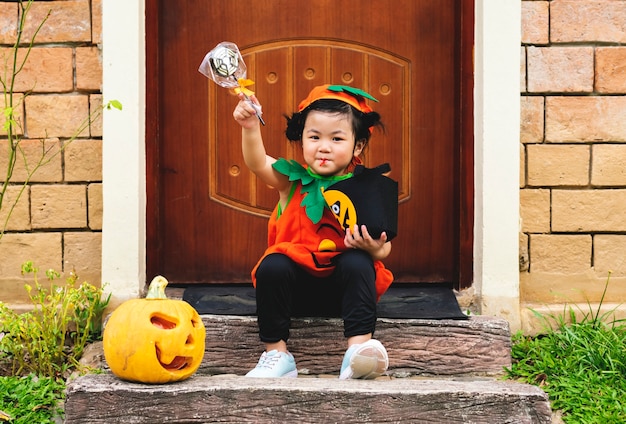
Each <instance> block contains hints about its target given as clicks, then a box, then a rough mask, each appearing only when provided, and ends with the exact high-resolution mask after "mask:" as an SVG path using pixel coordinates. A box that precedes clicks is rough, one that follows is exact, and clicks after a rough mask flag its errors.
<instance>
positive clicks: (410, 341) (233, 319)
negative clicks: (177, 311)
mask: <svg viewBox="0 0 626 424" xmlns="http://www.w3.org/2000/svg"><path fill="white" fill-rule="evenodd" d="M202 320H203V322H204V324H205V326H206V329H207V339H206V352H205V356H204V360H203V362H202V365H201V367H200V369H199V370H198V372H199V373H200V374H239V375H243V374H245V373H246V372H247V371H249V370H250V369H251V368H253V367H254V366H255V365H256V362H257V360H258V358H259V355H260V353H261V351H262V345H261V343H260V341H259V336H258V329H257V324H256V318H254V317H240V316H225V315H202ZM375 336H376V338H378V339H379V340H380V341H381V342H382V343H383V344H384V345H385V347H386V348H387V351H388V353H389V360H390V365H389V369H390V371H389V374H390V375H392V376H397V377H407V376H411V375H433V376H436V375H443V376H446V375H448V376H454V375H459V376H463V375H486V376H498V375H502V374H503V370H504V368H505V367H509V366H510V365H511V335H510V329H509V324H508V322H507V321H506V320H504V319H501V318H496V317H486V316H473V317H470V319H468V320H418V319H387V318H385V319H383V318H380V319H378V322H377V327H376V335H375ZM345 348H346V347H345V339H344V337H343V324H342V321H341V320H340V319H324V318H301V319H294V320H293V321H292V330H291V337H290V340H289V350H290V351H291V352H292V353H293V355H294V356H295V358H296V363H297V366H298V370H299V372H300V373H301V374H338V373H339V367H340V365H341V361H342V358H343V354H344V352H345Z"/></svg>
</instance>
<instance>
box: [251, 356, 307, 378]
mask: <svg viewBox="0 0 626 424" xmlns="http://www.w3.org/2000/svg"><path fill="white" fill-rule="evenodd" d="M297 376H298V370H297V369H296V361H295V359H294V358H293V355H292V354H291V353H285V352H279V351H277V350H270V351H269V352H263V354H262V355H261V358H260V359H259V362H258V363H257V364H256V367H255V368H254V369H253V370H251V371H249V372H248V374H246V377H267V378H271V377H290V378H296V377H297Z"/></svg>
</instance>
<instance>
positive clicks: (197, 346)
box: [102, 276, 206, 384]
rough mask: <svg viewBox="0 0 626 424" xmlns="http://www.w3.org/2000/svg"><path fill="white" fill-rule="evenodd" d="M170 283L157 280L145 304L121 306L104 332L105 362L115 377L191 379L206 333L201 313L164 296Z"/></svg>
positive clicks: (132, 301)
mask: <svg viewBox="0 0 626 424" xmlns="http://www.w3.org/2000/svg"><path fill="white" fill-rule="evenodd" d="M166 285H167V280H166V279H165V278H163V277H161V276H158V277H155V278H154V279H153V280H152V282H151V283H150V287H149V289H148V295H147V296H146V298H145V299H130V300H127V301H126V302H124V303H122V304H121V305H120V306H119V307H118V308H117V309H115V311H113V313H112V314H111V316H110V317H109V319H108V321H107V323H106V326H105V328H104V333H103V336H102V337H103V345H104V357H105V359H106V361H107V364H108V365H109V367H110V368H111V372H112V373H113V374H114V375H116V376H117V377H119V378H121V379H123V380H128V381H135V382H140V383H154V384H159V383H170V382H173V381H180V380H184V379H186V378H189V377H190V376H191V375H192V374H193V373H194V372H196V370H197V369H198V368H199V367H200V364H201V362H202V358H203V357H204V346H205V344H204V341H205V337H206V331H205V328H204V324H203V323H202V319H201V318H200V315H198V312H196V310H195V309H194V308H193V307H192V306H191V305H189V304H188V303H187V302H185V301H182V300H175V299H168V298H167V297H166V296H165V286H166Z"/></svg>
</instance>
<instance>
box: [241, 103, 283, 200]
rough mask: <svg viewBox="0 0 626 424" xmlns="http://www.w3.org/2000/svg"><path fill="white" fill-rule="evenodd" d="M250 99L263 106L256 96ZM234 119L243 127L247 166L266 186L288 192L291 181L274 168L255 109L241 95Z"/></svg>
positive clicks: (243, 146)
mask: <svg viewBox="0 0 626 424" xmlns="http://www.w3.org/2000/svg"><path fill="white" fill-rule="evenodd" d="M250 99H251V100H252V101H253V102H254V103H255V104H257V105H259V106H261V105H260V103H259V101H258V100H257V98H256V97H255V96H250ZM233 118H235V121H237V122H238V123H239V125H241V151H242V153H243V159H244V162H245V163H246V166H247V167H248V168H249V169H250V170H251V171H252V172H253V173H254V174H255V175H256V176H257V177H258V178H259V179H260V180H261V181H263V182H264V183H265V184H267V185H269V186H272V187H274V188H276V189H277V190H278V191H279V192H281V194H282V192H283V191H288V189H289V179H288V177H287V176H285V175H282V174H280V173H278V172H276V171H275V170H274V168H272V164H273V163H274V162H276V159H275V158H273V157H272V156H270V155H268V154H267V153H266V151H265V145H264V144H263V137H262V136H261V125H260V122H259V119H258V118H257V116H256V111H255V110H254V108H253V107H252V106H251V105H250V104H249V103H248V101H247V100H245V98H244V96H243V94H239V103H238V104H237V106H236V107H235V110H234V111H233Z"/></svg>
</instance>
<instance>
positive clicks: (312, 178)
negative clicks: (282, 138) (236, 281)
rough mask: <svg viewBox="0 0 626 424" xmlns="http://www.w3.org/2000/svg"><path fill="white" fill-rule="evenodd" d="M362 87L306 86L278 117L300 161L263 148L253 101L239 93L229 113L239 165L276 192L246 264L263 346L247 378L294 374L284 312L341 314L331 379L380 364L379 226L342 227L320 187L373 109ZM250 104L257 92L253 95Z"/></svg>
mask: <svg viewBox="0 0 626 424" xmlns="http://www.w3.org/2000/svg"><path fill="white" fill-rule="evenodd" d="M366 99H371V100H374V101H377V100H376V99H374V98H373V97H372V96H370V95H369V94H367V93H365V92H364V91H361V90H358V89H355V88H352V87H347V86H338V85H323V86H318V87H315V88H314V89H313V90H312V91H311V92H310V93H309V95H308V97H307V98H306V99H304V100H303V101H302V102H301V103H300V105H299V107H298V111H297V112H296V113H294V114H293V115H292V116H291V117H290V118H287V130H286V135H287V138H288V139H289V140H290V141H293V142H299V143H301V145H302V153H303V157H304V161H305V163H306V166H305V167H303V166H302V165H300V164H298V163H296V162H295V161H287V160H285V159H282V158H281V159H278V160H277V159H275V158H273V157H272V156H269V155H268V154H267V153H266V152H265V146H264V144H263V139H262V137H261V131H260V125H259V119H258V118H257V116H256V112H257V110H256V109H255V108H253V107H252V105H250V103H249V102H248V101H246V100H245V99H244V97H243V95H240V101H239V103H238V104H237V107H236V108H235V110H234V112H233V117H234V118H235V120H236V121H237V122H238V123H239V125H241V127H242V151H243V157H244V160H245V163H246V165H247V166H248V167H249V168H250V170H251V171H252V172H254V173H255V174H256V176H257V177H258V178H260V179H261V181H263V182H264V183H265V184H267V185H269V186H271V187H274V188H275V189H276V190H278V194H279V199H278V204H277V206H276V208H275V209H274V211H273V213H272V215H271V217H270V220H269V224H268V229H269V237H268V242H269V247H268V248H267V250H266V251H265V253H264V255H263V256H262V257H261V259H260V260H259V262H258V263H257V264H256V266H255V267H254V269H253V271H252V281H253V283H254V284H255V287H256V301H257V316H258V326H259V336H260V339H261V341H262V342H264V343H265V352H263V354H262V355H261V358H260V359H259V362H258V364H257V366H256V368H254V369H253V370H251V371H250V372H248V374H247V376H249V377H296V376H297V375H298V371H297V369H296V364H295V360H294V357H293V356H292V355H291V354H290V353H289V351H288V349H287V340H288V339H289V328H290V324H291V317H292V316H329V317H332V316H339V315H340V316H341V317H342V318H343V322H344V335H345V337H346V339H347V346H348V348H347V351H346V353H345V355H344V358H343V363H342V365H341V371H340V376H339V377H340V378H341V379H347V378H375V377H377V376H379V375H381V374H382V373H384V372H385V371H386V370H387V367H388V364H389V360H388V357H387V351H386V350H385V348H384V346H383V345H382V344H381V343H380V342H379V341H378V340H375V339H373V338H372V335H373V334H374V330H375V326H376V302H377V300H378V299H379V298H380V296H381V295H382V294H383V293H384V292H385V290H387V288H388V287H389V285H390V284H391V282H392V280H393V275H392V274H391V272H390V271H389V270H387V269H386V268H385V267H384V265H383V264H382V262H381V259H384V258H386V257H387V256H388V255H389V253H390V252H391V242H388V241H387V235H386V234H385V233H384V232H383V233H382V234H381V235H380V238H378V239H374V238H372V237H371V236H370V235H369V233H368V232H367V228H366V227H365V226H364V225H362V226H361V227H360V228H358V227H357V226H356V225H355V226H354V228H348V229H346V231H345V232H344V230H343V227H342V226H341V225H339V222H338V220H337V218H336V217H335V216H334V215H333V213H332V212H331V210H330V209H329V208H328V206H327V205H326V202H325V200H324V196H323V190H324V189H326V188H328V187H330V186H331V185H332V184H333V183H334V182H337V181H340V180H342V179H345V178H349V177H351V176H352V171H353V169H354V167H355V166H356V165H357V164H359V163H361V161H360V159H359V155H360V154H361V152H362V151H363V149H364V148H365V146H366V145H367V143H368V141H369V139H370V136H371V133H372V130H373V129H374V127H377V126H381V122H380V115H379V114H378V113H376V112H374V111H373V110H372V109H371V108H370V107H369V106H368V104H367V103H366ZM251 100H252V101H253V102H254V103H255V107H256V108H257V109H258V110H260V104H259V102H258V100H257V99H256V98H255V97H254V96H252V97H251Z"/></svg>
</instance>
